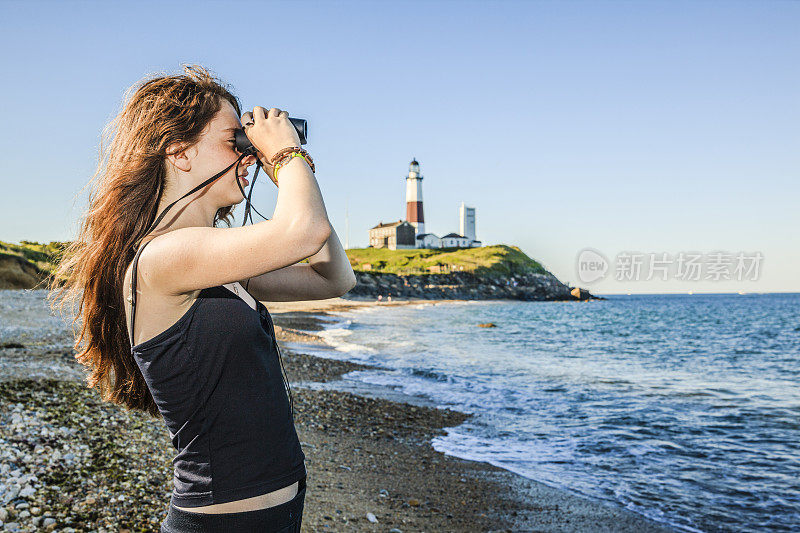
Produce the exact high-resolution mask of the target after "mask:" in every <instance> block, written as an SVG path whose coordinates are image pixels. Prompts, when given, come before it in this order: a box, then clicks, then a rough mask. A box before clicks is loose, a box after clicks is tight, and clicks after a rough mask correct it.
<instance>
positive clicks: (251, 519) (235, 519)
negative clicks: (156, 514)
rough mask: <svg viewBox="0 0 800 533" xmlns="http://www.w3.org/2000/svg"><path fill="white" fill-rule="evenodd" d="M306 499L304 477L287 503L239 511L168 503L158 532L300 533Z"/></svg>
mask: <svg viewBox="0 0 800 533" xmlns="http://www.w3.org/2000/svg"><path fill="white" fill-rule="evenodd" d="M305 498H306V477H305V476H303V478H302V479H300V482H299V484H298V487H297V494H296V495H295V497H294V498H292V499H291V500H289V501H288V502H285V503H282V504H280V505H275V506H273V507H267V508H266V509H258V510H257V511H242V512H239V513H215V514H211V513H190V512H188V511H183V510H181V509H178V508H177V507H175V506H174V505H172V503H170V506H169V509H168V510H167V517H166V518H165V519H164V521H163V522H162V523H161V530H160V531H161V533H217V532H219V533H230V532H232V531H236V532H241V533H300V522H302V520H303V503H304V502H305Z"/></svg>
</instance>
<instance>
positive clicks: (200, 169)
mask: <svg viewBox="0 0 800 533" xmlns="http://www.w3.org/2000/svg"><path fill="white" fill-rule="evenodd" d="M241 127H242V122H241V120H240V119H239V117H238V116H237V114H236V110H235V109H234V108H233V106H232V105H231V103H230V102H228V101H227V100H222V104H221V107H220V110H219V111H218V112H217V114H216V115H215V116H214V118H213V119H212V120H211V122H209V123H208V126H206V129H205V130H204V131H203V133H202V134H201V136H200V140H199V141H198V142H197V144H196V145H195V148H196V150H193V152H194V153H193V158H192V170H191V173H192V175H193V178H194V181H196V182H197V184H199V183H202V182H203V181H205V180H207V179H208V178H210V177H211V176H213V175H214V174H216V173H217V172H219V171H221V170H222V169H224V168H225V167H227V166H228V165H230V164H231V163H233V162H234V161H236V159H237V158H238V157H239V155H240V154H239V152H238V151H237V150H236V144H235V141H234V136H233V134H234V131H235V130H237V129H239V128H241ZM255 162H256V159H255V157H253V156H247V157H245V158H243V159H242V161H241V162H240V163H239V169H238V170H239V177H238V178H237V176H236V174H235V172H236V166H234V167H233V168H231V169H230V170H229V171H228V172H227V173H226V174H225V175H224V176H222V177H220V178H219V179H218V180H216V181H215V182H214V183H213V184H212V186H211V189H210V190H209V191H208V192H209V193H212V194H214V196H215V198H216V199H217V203H218V207H225V206H228V205H233V204H238V203H239V202H241V201H242V200H243V199H244V198H243V197H242V192H241V191H240V190H239V187H238V186H237V185H236V180H237V179H238V180H239V183H241V185H242V189H244V188H245V187H246V186H247V185H248V184H249V182H248V180H247V179H246V178H245V176H247V175H248V173H247V167H249V166H251V165H253V164H254V163H255Z"/></svg>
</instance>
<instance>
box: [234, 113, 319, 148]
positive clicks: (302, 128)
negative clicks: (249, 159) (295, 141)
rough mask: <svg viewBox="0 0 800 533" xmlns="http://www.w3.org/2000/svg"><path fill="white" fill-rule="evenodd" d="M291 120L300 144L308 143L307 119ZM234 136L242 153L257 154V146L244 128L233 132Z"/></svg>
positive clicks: (290, 118)
mask: <svg viewBox="0 0 800 533" xmlns="http://www.w3.org/2000/svg"><path fill="white" fill-rule="evenodd" d="M289 121H290V122H291V123H292V126H294V129H295V130H297V135H298V137H300V144H306V142H307V141H306V131H307V128H308V124H307V122H306V119H304V118H292V117H289ZM233 136H234V139H235V140H236V149H237V150H238V151H239V152H240V153H243V154H245V155H256V147H255V146H253V143H251V142H250V139H249V138H248V137H247V134H246V133H245V132H244V129H243V128H239V129H238V130H236V131H235V132H233Z"/></svg>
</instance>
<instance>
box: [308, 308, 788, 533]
mask: <svg viewBox="0 0 800 533" xmlns="http://www.w3.org/2000/svg"><path fill="white" fill-rule="evenodd" d="M482 322H494V323H495V324H496V325H497V327H495V328H481V327H478V324H479V323H482ZM322 335H323V337H325V338H326V340H327V341H328V342H329V343H330V344H332V345H333V346H334V347H335V350H318V351H317V355H321V356H324V357H332V358H338V359H345V360H350V361H355V362H364V363H369V364H373V365H377V366H379V367H380V368H381V369H380V370H369V371H356V372H350V373H348V374H346V375H345V376H344V379H345V380H347V381H353V382H359V383H364V384H370V386H382V387H388V388H391V389H393V390H394V391H399V392H402V393H406V394H409V395H413V396H419V397H420V398H424V399H425V400H426V401H428V402H430V403H432V404H435V405H437V406H440V407H450V408H453V409H457V410H460V411H464V412H468V413H474V414H475V416H474V417H472V418H471V419H470V420H468V421H467V422H466V423H464V424H462V425H460V426H457V427H453V428H450V429H449V430H448V431H447V434H446V435H444V436H440V437H437V438H436V439H435V440H434V442H433V446H434V448H435V449H437V450H439V451H442V452H444V453H446V454H451V455H455V456H458V457H462V458H466V459H474V460H480V461H486V462H489V463H491V464H494V465H497V466H500V467H503V468H506V469H508V470H511V471H513V472H516V473H518V474H520V475H522V476H525V477H528V478H531V479H534V480H537V481H541V482H543V483H545V484H548V485H550V486H554V487H559V488H564V489H568V490H571V491H574V492H577V493H580V494H582V495H585V496H589V497H592V498H595V499H600V500H604V501H608V502H613V503H614V504H616V505H619V506H622V507H625V508H627V509H629V510H632V511H634V512H637V513H640V514H642V515H645V516H647V517H650V518H652V519H655V520H657V521H660V522H664V523H668V524H671V525H672V526H673V527H674V528H675V529H676V530H678V531H692V532H697V531H704V532H714V531H753V532H756V531H758V532H767V531H769V532H779V531H800V294H746V295H739V294H731V295H638V296H610V297H609V299H608V300H606V301H595V302H589V303H579V302H504V301H491V302H463V303H462V302H458V303H436V304H435V305H432V304H429V303H425V304H421V305H415V306H397V307H382V308H379V309H375V308H372V309H360V310H355V311H351V312H345V313H342V314H340V316H339V317H338V318H337V319H336V320H335V321H333V322H332V323H331V324H330V327H329V328H328V329H326V330H325V331H323V332H322ZM304 348H306V346H304Z"/></svg>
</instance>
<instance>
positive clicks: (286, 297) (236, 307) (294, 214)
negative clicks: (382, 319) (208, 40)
mask: <svg viewBox="0 0 800 533" xmlns="http://www.w3.org/2000/svg"><path fill="white" fill-rule="evenodd" d="M184 70H185V72H184V73H183V74H182V75H175V76H159V77H154V78H150V79H148V80H145V81H144V82H142V83H140V84H137V85H136V86H134V87H133V88H132V89H131V92H129V95H130V96H129V97H128V98H127V101H126V103H125V105H124V107H123V109H122V112H121V113H120V114H119V115H118V116H117V117H116V119H115V120H114V121H112V123H111V124H110V125H109V127H108V128H107V130H106V133H107V136H108V137H109V139H108V141H109V142H108V143H104V147H102V148H101V157H100V163H99V166H98V170H97V172H96V174H95V177H94V187H93V191H92V195H91V196H90V199H89V208H88V210H87V212H86V213H85V215H84V217H83V220H82V224H81V228H80V233H79V235H78V238H77V239H76V240H75V241H74V242H73V243H72V244H71V245H70V246H69V248H67V250H66V251H65V254H64V257H63V259H62V261H61V262H60V264H59V266H58V269H57V271H56V274H55V276H54V277H53V280H52V281H51V283H52V285H51V290H53V291H54V293H55V294H56V296H55V297H54V300H55V302H54V306H55V304H63V303H64V301H66V300H67V299H70V300H72V301H79V308H78V313H76V320H78V317H80V318H81V319H82V324H81V330H80V335H79V336H78V338H77V340H76V343H75V348H76V349H77V350H78V352H79V353H78V355H77V356H76V357H77V358H78V360H79V361H80V362H81V363H82V364H84V365H85V366H87V367H88V369H89V370H90V375H89V376H88V385H89V387H97V388H98V389H99V390H100V391H101V393H102V396H103V399H105V400H107V401H111V402H115V403H117V404H120V405H123V406H125V407H126V408H128V409H138V410H142V411H145V412H148V413H150V414H151V415H153V416H155V417H158V416H159V415H160V416H161V417H162V418H163V420H164V422H165V423H166V426H167V429H168V431H169V434H170V437H171V439H172V443H173V445H174V446H175V449H176V450H177V452H178V453H177V455H176V456H175V458H174V460H173V465H174V478H173V491H172V497H171V501H170V506H169V509H168V512H167V516H166V518H165V520H164V522H163V523H162V525H161V531H164V532H168V533H172V532H183V531H225V532H229V531H239V532H246V531H282V532H288V531H300V523H301V520H302V510H303V502H304V499H305V479H306V469H305V461H304V459H305V456H304V454H303V451H302V449H301V447H300V442H299V440H298V437H297V434H296V432H295V428H294V416H293V410H292V409H290V407H291V406H290V402H289V398H287V395H286V391H285V390H284V381H283V379H284V376H283V374H282V372H281V368H282V367H281V365H280V364H279V351H278V346H277V343H276V341H275V331H274V327H273V324H272V318H271V316H270V314H269V312H268V311H267V309H266V307H265V306H264V304H262V303H261V300H268V301H291V300H314V299H323V298H331V297H336V296H340V295H342V294H344V293H346V292H347V291H348V290H350V288H352V287H353V286H354V285H355V275H354V274H353V270H352V268H351V267H350V263H349V261H348V259H347V255H346V254H345V252H344V250H343V248H342V246H341V243H340V242H339V239H338V238H337V236H336V233H335V232H334V231H333V228H332V227H331V224H330V222H329V221H328V216H327V212H326V210H325V206H324V203H323V200H322V196H321V194H320V190H319V186H318V184H317V181H316V178H315V176H314V173H313V169H314V165H313V161H312V160H311V157H310V156H309V155H308V154H307V152H305V151H304V150H302V149H301V148H300V139H299V137H298V135H297V132H296V130H295V129H294V126H293V125H292V123H291V122H290V121H289V119H288V113H287V112H286V111H281V110H280V109H277V108H272V109H270V110H269V111H266V110H265V109H264V108H262V107H256V108H255V109H253V111H252V113H245V114H244V115H242V117H241V120H240V108H239V103H238V101H237V99H236V97H234V96H233V95H232V94H231V93H230V92H229V91H228V89H226V88H225V87H224V86H223V85H222V84H221V83H220V82H219V81H218V80H217V79H216V78H214V77H212V76H211V74H210V73H209V72H208V71H207V70H205V69H203V68H202V67H198V66H192V67H185V69H184ZM242 122H244V123H245V124H244V130H245V133H246V134H247V136H248V138H249V139H250V141H251V142H252V144H253V145H254V146H255V148H256V149H257V150H258V154H257V156H258V158H259V160H260V161H261V162H262V164H263V166H264V169H265V171H266V172H267V174H268V175H269V177H270V178H271V179H272V181H273V182H274V183H275V184H276V185H278V184H279V189H278V190H279V192H278V196H277V202H276V206H275V211H274V214H273V217H272V218H271V219H269V220H265V221H263V222H259V223H257V224H251V225H248V226H242V227H234V228H231V227H230V222H229V216H230V214H231V211H232V209H233V207H234V205H235V204H238V203H240V202H241V201H242V200H243V199H244V196H243V192H244V190H243V186H247V185H248V181H247V179H246V176H247V175H248V173H247V170H246V168H247V167H248V166H251V165H253V164H254V163H255V162H256V159H255V157H254V156H252V155H247V156H245V155H244V154H241V153H239V152H238V151H237V150H236V144H235V140H234V132H235V131H236V130H237V129H240V128H242ZM276 167H278V168H279V170H278V171H277V172H276V171H275V168H276ZM219 222H225V223H226V226H227V227H225V228H222V227H218V224H219ZM304 258H308V259H309V262H308V263H307V264H306V263H302V264H301V263H299V261H300V260H302V259H304ZM242 283H244V286H243V285H242ZM56 291H57V292H56ZM286 385H288V383H286ZM290 395H291V392H290Z"/></svg>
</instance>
